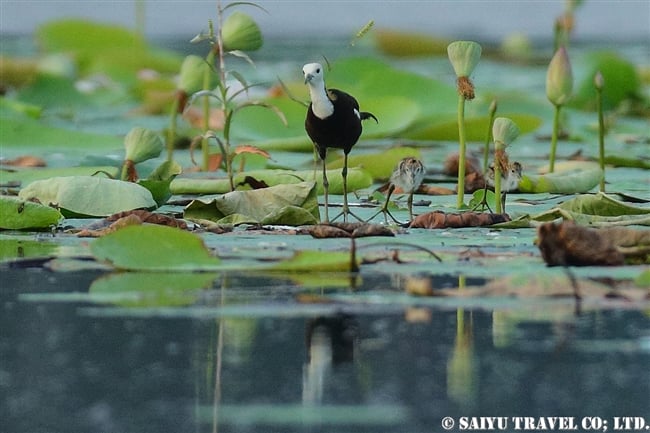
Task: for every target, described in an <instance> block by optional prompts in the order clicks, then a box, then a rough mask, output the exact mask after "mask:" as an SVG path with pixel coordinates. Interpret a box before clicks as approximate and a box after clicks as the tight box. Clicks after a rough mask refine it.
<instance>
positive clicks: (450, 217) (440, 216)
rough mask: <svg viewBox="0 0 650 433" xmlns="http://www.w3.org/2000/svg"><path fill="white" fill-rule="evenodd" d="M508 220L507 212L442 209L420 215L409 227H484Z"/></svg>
mask: <svg viewBox="0 0 650 433" xmlns="http://www.w3.org/2000/svg"><path fill="white" fill-rule="evenodd" d="M506 221H510V217H509V216H508V215H507V214H492V213H482V212H461V213H445V212H442V211H433V212H429V213H425V214H422V215H418V216H417V217H415V219H413V221H411V224H410V225H409V227H411V228H424V229H444V228H462V227H482V226H491V225H493V224H498V223H502V222H506Z"/></svg>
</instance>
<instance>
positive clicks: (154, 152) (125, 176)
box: [121, 126, 163, 182]
mask: <svg viewBox="0 0 650 433" xmlns="http://www.w3.org/2000/svg"><path fill="white" fill-rule="evenodd" d="M124 148H125V150H126V154H125V157H124V164H123V165H122V175H121V179H122V180H128V181H131V182H135V181H136V180H137V179H138V175H137V173H136V171H135V164H139V163H141V162H144V161H146V160H148V159H152V158H157V157H158V156H159V155H160V152H162V149H163V143H162V140H161V139H160V137H158V134H156V133H155V132H154V131H152V130H150V129H147V128H143V127H140V126H136V127H135V128H133V129H131V131H129V133H128V134H126V136H125V137H124Z"/></svg>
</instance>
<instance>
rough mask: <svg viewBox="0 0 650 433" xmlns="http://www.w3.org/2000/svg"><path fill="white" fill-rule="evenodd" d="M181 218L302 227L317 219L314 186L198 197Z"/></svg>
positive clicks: (316, 200) (293, 185)
mask: <svg viewBox="0 0 650 433" xmlns="http://www.w3.org/2000/svg"><path fill="white" fill-rule="evenodd" d="M184 216H185V218H188V219H198V220H209V221H215V222H217V223H232V224H239V223H244V222H245V223H262V224H286V225H302V224H314V223H316V222H318V220H319V219H320V214H319V211H318V197H317V196H316V184H315V183H314V182H301V183H297V184H287V185H277V186H273V187H269V188H263V189H256V190H250V191H233V192H229V193H227V194H224V195H220V196H216V197H215V196H206V197H201V198H199V199H196V200H194V201H192V203H190V204H189V205H188V206H187V208H186V209H185V215H184Z"/></svg>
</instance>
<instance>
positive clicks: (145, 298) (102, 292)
mask: <svg viewBox="0 0 650 433" xmlns="http://www.w3.org/2000/svg"><path fill="white" fill-rule="evenodd" d="M217 277H218V274H215V273H209V272H125V273H124V272H120V273H113V274H109V275H106V276H103V277H100V278H98V279H97V280H95V281H93V283H92V284H91V286H90V288H89V289H88V292H89V294H90V297H91V299H93V300H94V301H95V302H101V303H107V302H108V303H111V304H116V305H121V306H124V307H157V306H182V305H190V304H193V303H194V302H196V300H197V299H198V297H199V294H200V292H201V291H202V290H204V289H206V288H209V287H210V286H211V284H212V282H213V281H214V280H215V279H216V278H217Z"/></svg>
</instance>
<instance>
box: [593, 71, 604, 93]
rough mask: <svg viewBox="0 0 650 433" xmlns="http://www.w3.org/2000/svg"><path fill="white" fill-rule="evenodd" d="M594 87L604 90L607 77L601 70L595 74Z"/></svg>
mask: <svg viewBox="0 0 650 433" xmlns="http://www.w3.org/2000/svg"><path fill="white" fill-rule="evenodd" d="M594 87H596V90H598V91H601V90H603V87H605V78H603V74H602V73H601V72H600V71H597V72H596V75H594Z"/></svg>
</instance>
